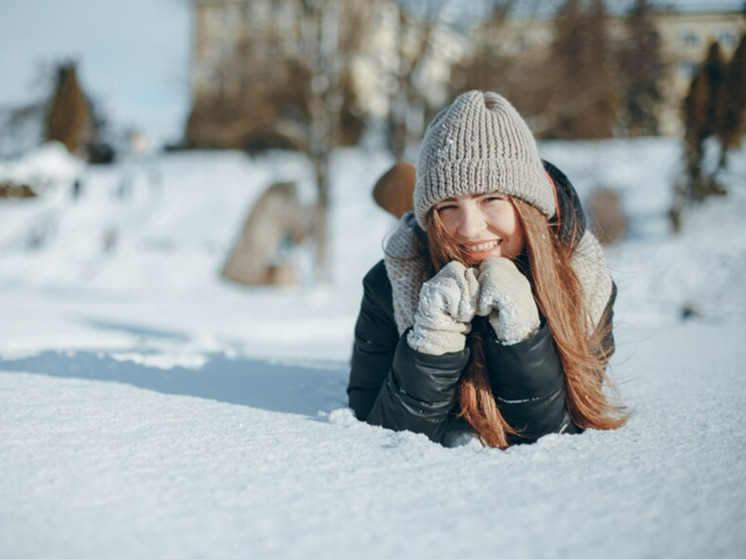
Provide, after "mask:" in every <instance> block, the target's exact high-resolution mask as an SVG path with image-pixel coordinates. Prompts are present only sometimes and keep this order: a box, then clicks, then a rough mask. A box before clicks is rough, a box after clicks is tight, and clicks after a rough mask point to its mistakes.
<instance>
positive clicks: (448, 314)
mask: <svg viewBox="0 0 746 559" xmlns="http://www.w3.org/2000/svg"><path fill="white" fill-rule="evenodd" d="M478 294H479V282H478V281H477V275H476V271H475V270H474V268H466V267H465V266H464V265H463V264H461V263H460V262H456V261H454V262H449V263H448V264H446V265H445V266H444V267H443V268H442V269H441V270H440V271H439V272H438V273H437V274H435V276H433V277H432V278H431V279H430V280H428V281H426V282H425V283H424V284H423V285H422V289H421V290H420V297H419V302H418V305H417V312H416V313H415V316H414V326H413V327H412V330H411V331H410V332H409V334H408V336H407V343H409V346H410V347H411V348H412V349H414V350H417V351H419V352H421V353H427V354H430V355H443V354H444V353H451V352H454V351H461V350H463V349H464V345H465V344H466V335H467V334H468V333H469V332H470V331H471V321H472V319H473V318H474V314H475V312H476V308H477V296H478Z"/></svg>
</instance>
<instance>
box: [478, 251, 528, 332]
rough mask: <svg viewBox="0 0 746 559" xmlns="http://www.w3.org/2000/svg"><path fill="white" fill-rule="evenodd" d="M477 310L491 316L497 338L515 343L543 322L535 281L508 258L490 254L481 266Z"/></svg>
mask: <svg viewBox="0 0 746 559" xmlns="http://www.w3.org/2000/svg"><path fill="white" fill-rule="evenodd" d="M479 285H480V292H479V301H478V304H477V314H478V315H479V316H489V321H490V325H491V326H492V328H493V329H494V330H495V334H496V335H497V339H498V340H500V341H501V342H502V343H503V344H505V345H513V344H517V343H518V342H521V341H523V340H525V339H527V338H529V337H530V336H531V335H532V334H534V333H536V331H538V329H539V326H540V324H541V323H540V321H539V309H538V308H537V306H536V302H535V301H534V295H533V293H532V292H531V284H530V283H529V281H528V279H527V278H526V276H524V275H523V274H522V273H521V272H520V271H519V270H518V268H517V267H516V265H515V264H514V263H513V261H512V260H509V259H508V258H488V259H487V260H485V261H484V262H482V265H481V266H480V267H479Z"/></svg>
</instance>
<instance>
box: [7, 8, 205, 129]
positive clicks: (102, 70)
mask: <svg viewBox="0 0 746 559" xmlns="http://www.w3.org/2000/svg"><path fill="white" fill-rule="evenodd" d="M190 45H191V14H190V10H189V7H188V2H187V1H186V0H0V76H1V77H0V107H3V106H4V107H8V106H18V105H23V104H26V103H29V102H32V101H34V100H38V99H40V98H41V97H42V96H43V94H44V90H43V87H42V86H41V84H40V80H39V76H40V74H41V68H42V67H43V65H45V64H46V65H51V64H53V63H54V62H56V61H58V60H61V59H64V58H69V57H72V58H75V59H77V60H78V63H79V71H80V79H81V82H82V84H83V87H84V88H85V90H86V91H87V92H88V93H89V95H91V96H92V97H93V98H94V99H95V100H96V101H98V102H99V103H100V104H101V106H102V107H103V109H104V111H105V113H106V114H107V115H108V116H109V118H110V120H112V121H113V123H114V124H115V125H117V126H119V127H122V126H135V127H137V128H139V129H141V130H143V131H145V132H146V133H148V134H149V135H151V136H152V137H153V139H154V140H162V141H170V140H174V139H178V138H179V137H180V136H181V134H182V132H183V127H184V122H185V119H186V116H187V111H188V102H189V79H188V78H189V56H190Z"/></svg>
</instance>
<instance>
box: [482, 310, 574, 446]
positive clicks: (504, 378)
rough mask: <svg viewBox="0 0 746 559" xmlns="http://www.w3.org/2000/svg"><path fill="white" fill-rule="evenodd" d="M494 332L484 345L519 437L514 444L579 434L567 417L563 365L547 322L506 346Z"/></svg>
mask: <svg viewBox="0 0 746 559" xmlns="http://www.w3.org/2000/svg"><path fill="white" fill-rule="evenodd" d="M489 332H490V334H489V335H487V336H485V338H486V339H485V344H484V345H485V359H486V362H487V370H488V374H489V377H490V385H491V386H492V392H493V394H494V396H495V401H496V402H497V405H498V407H499V408H500V412H501V413H502V414H503V417H504V418H505V420H506V421H507V422H508V424H509V425H510V426H511V427H513V428H514V429H516V430H517V431H518V433H519V435H518V436H513V437H511V438H510V443H511V444H516V443H522V442H533V441H535V440H536V439H538V438H539V437H541V436H542V435H546V434H548V433H562V432H565V433H567V432H569V433H575V432H578V430H577V428H576V427H575V426H574V425H573V424H572V422H571V421H570V418H569V415H568V414H567V406H566V404H565V378H564V373H563V371H562V364H561V363H560V359H559V355H558V354H557V350H556V348H555V346H554V340H553V339H552V335H551V332H550V331H549V327H548V326H547V325H546V323H542V326H541V328H540V329H539V331H538V332H537V333H536V334H534V335H533V336H531V337H530V338H528V339H526V340H524V341H522V342H519V343H517V344H514V345H503V344H502V343H501V342H500V341H499V340H498V339H497V338H496V337H495V335H494V332H492V329H491V328H489Z"/></svg>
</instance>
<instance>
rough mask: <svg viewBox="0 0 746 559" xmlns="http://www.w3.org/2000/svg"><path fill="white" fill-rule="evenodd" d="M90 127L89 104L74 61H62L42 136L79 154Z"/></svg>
mask: <svg viewBox="0 0 746 559" xmlns="http://www.w3.org/2000/svg"><path fill="white" fill-rule="evenodd" d="M90 128H91V112H90V107H89V105H88V101H87V99H86V96H85V94H84V93H83V91H82V89H81V88H80V84H79V83H78V76H77V69H76V64H75V63H74V62H63V63H61V64H60V65H59V66H58V68H57V82H56V86H55V91H54V94H53V96H52V99H51V101H50V102H49V106H48V109H47V116H46V122H45V134H44V136H45V139H46V140H56V141H58V142H60V143H62V144H64V146H65V147H66V148H67V149H68V151H70V152H71V153H77V154H80V153H81V152H82V151H83V149H84V147H85V143H86V141H88V140H89V139H90V138H89V136H90V133H91V130H90Z"/></svg>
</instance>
